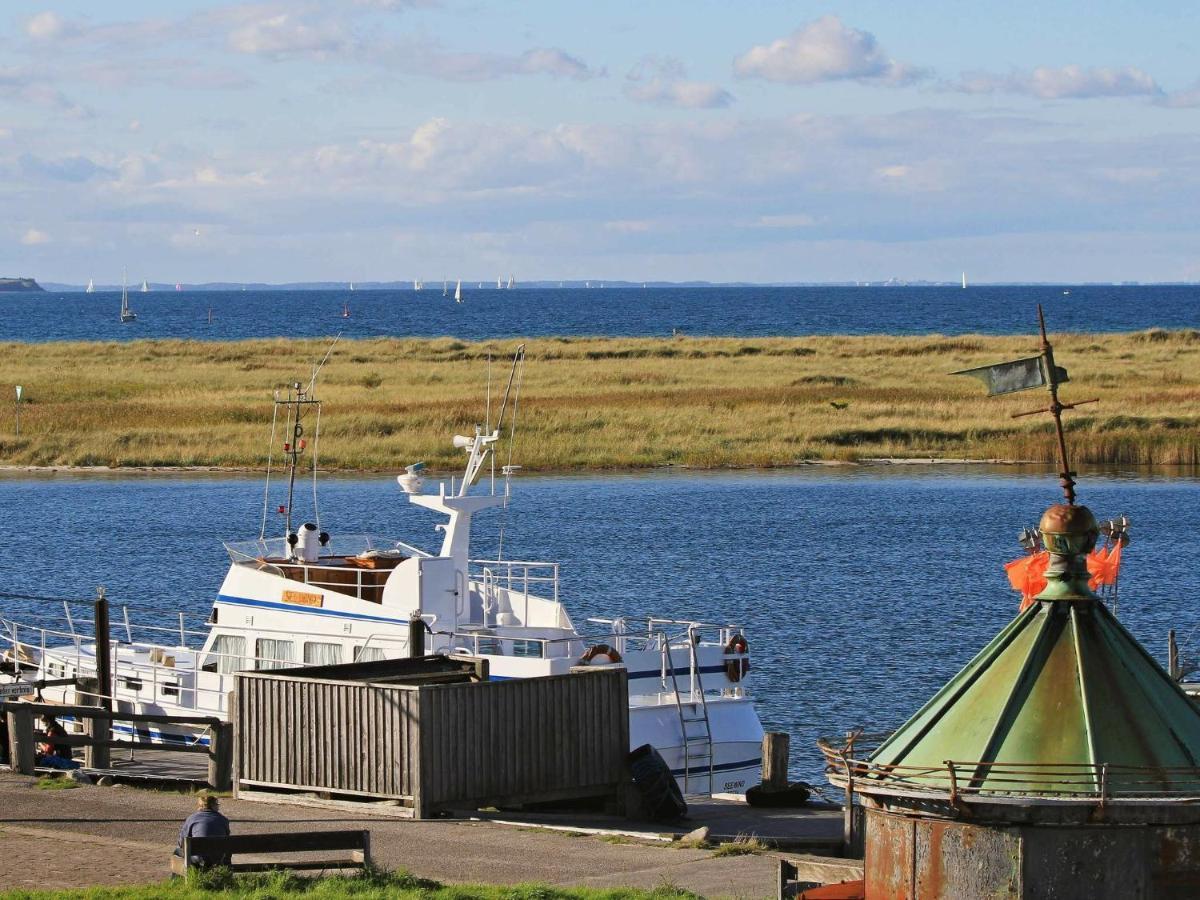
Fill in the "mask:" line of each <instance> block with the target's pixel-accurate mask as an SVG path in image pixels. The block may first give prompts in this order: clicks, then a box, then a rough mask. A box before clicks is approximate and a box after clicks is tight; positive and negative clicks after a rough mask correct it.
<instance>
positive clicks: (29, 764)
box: [7, 704, 37, 775]
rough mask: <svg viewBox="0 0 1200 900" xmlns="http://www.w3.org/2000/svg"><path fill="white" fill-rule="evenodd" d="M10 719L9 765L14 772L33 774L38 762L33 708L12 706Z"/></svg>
mask: <svg viewBox="0 0 1200 900" xmlns="http://www.w3.org/2000/svg"><path fill="white" fill-rule="evenodd" d="M7 719H8V765H9V768H10V769H12V771H14V772H19V773H21V774H22V775H32V774H33V767H34V766H35V765H36V764H37V750H36V748H35V747H34V744H33V710H32V709H29V708H27V707H25V708H23V704H22V706H17V705H15V704H14V706H10V707H9V708H8V713H7Z"/></svg>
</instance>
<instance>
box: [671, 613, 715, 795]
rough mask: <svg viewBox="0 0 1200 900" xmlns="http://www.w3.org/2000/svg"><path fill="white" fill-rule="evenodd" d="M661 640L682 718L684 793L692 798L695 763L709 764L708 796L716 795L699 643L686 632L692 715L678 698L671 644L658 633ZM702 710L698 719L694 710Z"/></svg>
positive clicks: (680, 723)
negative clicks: (697, 647)
mask: <svg viewBox="0 0 1200 900" xmlns="http://www.w3.org/2000/svg"><path fill="white" fill-rule="evenodd" d="M659 634H660V635H661V637H662V644H663V668H665V669H666V670H667V671H668V672H669V673H670V675H671V686H672V688H673V689H674V693H675V711H676V712H677V713H678V714H679V731H680V734H681V736H682V738H683V792H684V793H685V794H691V793H692V790H691V777H692V764H693V762H695V763H698V764H700V765H704V763H705V762H707V764H708V793H709V794H710V795H711V794H712V793H713V741H712V723H711V722H710V721H709V718H708V700H707V699H706V698H705V696H704V681H703V679H702V677H701V674H700V667H699V665H697V663H696V641H695V635H694V634H693V629H691V628H689V629H688V631H687V642H688V657H689V661H690V665H691V673H690V676H691V686H690V694H691V699H690V700H689V701H688V703H687V706H688V707H690V710H691V711H690V712H689V711H687V710H685V709H684V703H683V701H682V700H681V699H680V697H679V675H678V673H677V672H676V671H675V660H674V659H672V658H671V642H670V640H668V638H667V636H666V633H665V632H659ZM697 693H699V695H700V701H699V703H697V702H696V699H695V698H696V694H697ZM697 706H699V709H700V714H699V715H697V714H696V712H695V710H696V707H697ZM694 726H699V731H698V732H695V731H692V730H690V729H692V728H693V727H694Z"/></svg>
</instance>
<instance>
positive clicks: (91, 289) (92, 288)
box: [83, 278, 96, 294]
mask: <svg viewBox="0 0 1200 900" xmlns="http://www.w3.org/2000/svg"><path fill="white" fill-rule="evenodd" d="M83 292H84V293H85V294H94V293H96V285H95V284H93V283H92V279H90V278H89V279H88V286H87V287H85V288H84V289H83Z"/></svg>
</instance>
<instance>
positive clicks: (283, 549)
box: [224, 534, 429, 565]
mask: <svg viewBox="0 0 1200 900" xmlns="http://www.w3.org/2000/svg"><path fill="white" fill-rule="evenodd" d="M224 544H225V552H226V553H228V554H229V558H230V559H231V560H232V561H233V562H235V563H238V564H259V565H261V564H268V563H267V560H287V559H288V558H289V557H291V555H292V547H291V546H290V545H289V544H288V542H287V540H286V538H262V539H258V540H250V541H225V542H224ZM391 550H399V551H400V552H401V553H403V554H404V555H405V556H429V554H428V553H427V552H426V551H424V550H422V549H420V548H419V547H414V546H412V545H411V544H406V543H404V542H403V541H397V540H395V539H393V538H389V537H380V536H379V535H376V534H343V535H335V536H332V537H330V538H329V543H328V544H326V545H325V546H324V547H322V548H321V556H323V557H327V556H358V555H359V554H361V553H368V552H371V551H391Z"/></svg>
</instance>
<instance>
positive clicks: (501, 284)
mask: <svg viewBox="0 0 1200 900" xmlns="http://www.w3.org/2000/svg"><path fill="white" fill-rule="evenodd" d="M503 287H504V279H503V278H501V277H500V276H499V275H497V276H496V290H501V289H502V288H503Z"/></svg>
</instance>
